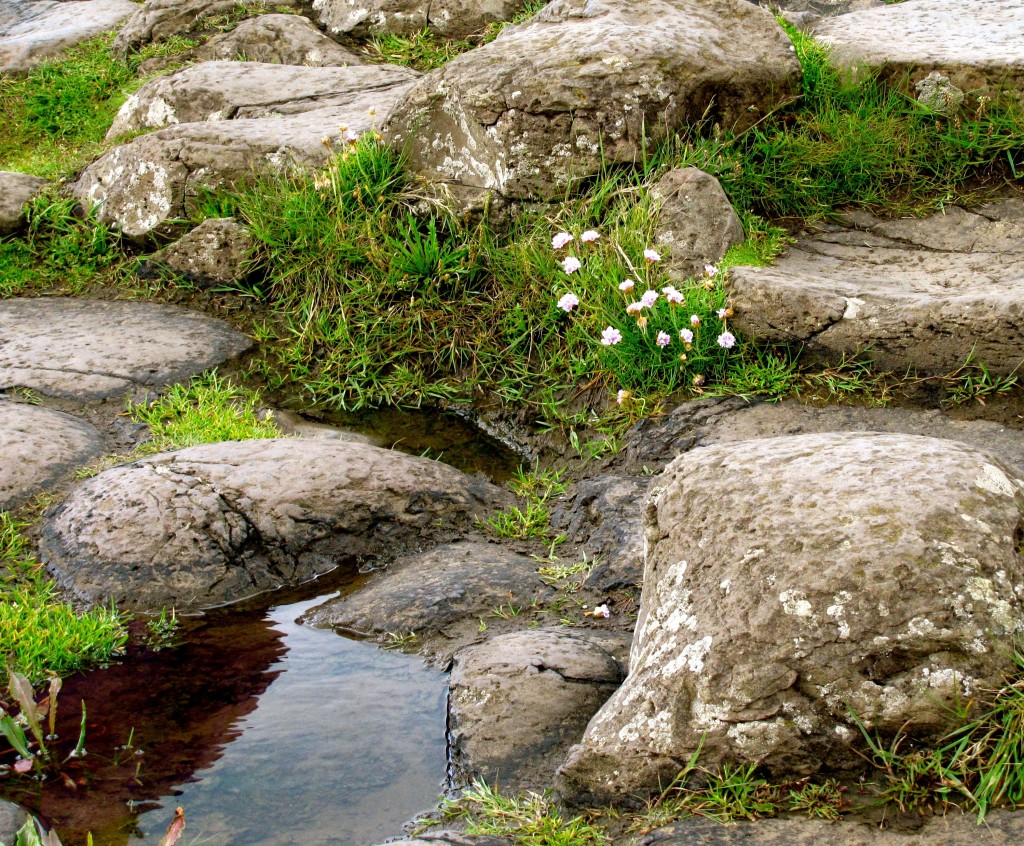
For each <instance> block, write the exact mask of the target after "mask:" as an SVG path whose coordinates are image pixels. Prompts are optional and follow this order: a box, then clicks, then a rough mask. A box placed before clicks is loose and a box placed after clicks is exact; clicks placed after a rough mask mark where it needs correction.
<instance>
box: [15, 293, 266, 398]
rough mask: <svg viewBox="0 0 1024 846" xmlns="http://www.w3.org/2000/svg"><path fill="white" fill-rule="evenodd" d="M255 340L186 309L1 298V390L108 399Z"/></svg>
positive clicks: (232, 353) (211, 363) (182, 374)
mask: <svg viewBox="0 0 1024 846" xmlns="http://www.w3.org/2000/svg"><path fill="white" fill-rule="evenodd" d="M251 346H252V341H250V340H249V339H248V338H246V337H245V336H244V335H241V334H240V333H238V332H236V331H234V330H233V329H231V328H230V327H228V325H227V324H225V323H222V322H221V321H219V320H215V319H213V318H210V317H207V316H206V315H203V314H197V313H195V312H191V311H188V310H187V309H184V308H179V307H178V306H170V305H158V304H156V303H133V302H101V301H98V300H70V299H61V298H58V297H41V298H38V299H26V300H5V301H0V389H2V388H10V387H22V388H32V389H34V390H37V391H39V392H40V393H44V394H49V395H52V396H61V397H71V398H76V399H92V400H95V399H103V398H105V397H110V396H114V395H117V394H121V393H124V392H125V391H128V390H129V389H130V388H132V387H133V386H153V387H156V386H161V385H167V384H169V383H171V382H178V381H181V380H183V379H187V378H188V377H189V376H192V375H194V374H196V373H201V372H202V371H204V370H208V369H209V368H211V367H216V366H218V365H220V364H223V363H224V362H226V361H229V360H231V359H233V358H235V357H237V356H239V355H241V354H242V353H244V352H246V351H247V350H248V349H249V348H250V347H251Z"/></svg>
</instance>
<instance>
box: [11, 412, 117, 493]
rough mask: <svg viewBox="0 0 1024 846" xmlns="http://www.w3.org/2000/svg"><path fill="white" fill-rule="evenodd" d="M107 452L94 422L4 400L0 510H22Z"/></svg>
mask: <svg viewBox="0 0 1024 846" xmlns="http://www.w3.org/2000/svg"><path fill="white" fill-rule="evenodd" d="M102 452H103V438H102V437H101V436H100V433H99V432H97V431H96V429H94V428H93V427H92V426H90V425H89V424H88V423H85V422H83V421H81V420H78V419H77V418H75V417H71V416H70V415H68V414H62V413H61V412H59V411H52V410H50V409H47V408H42V407H40V406H37V405H28V404H27V403H18V402H5V401H3V400H0V511H9V510H10V509H12V508H15V507H17V506H18V505H21V504H22V503H23V502H25V501H27V500H28V499H30V498H31V497H32V496H34V495H35V494H37V493H39V492H40V491H42V490H45V489H46V488H47V487H49V486H50V485H52V484H53V483H54V482H56V481H58V480H59V479H60V478H61V477H63V476H65V475H67V474H69V473H70V472H71V471H72V470H74V469H75V468H77V467H81V466H82V465H83V464H88V463H89V462H90V461H91V460H93V459H94V458H97V457H98V456H99V455H100V454H101V453H102Z"/></svg>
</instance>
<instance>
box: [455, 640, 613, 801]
mask: <svg viewBox="0 0 1024 846" xmlns="http://www.w3.org/2000/svg"><path fill="white" fill-rule="evenodd" d="M629 640H630V636H629V635H628V634H626V633H624V632H584V631H579V632H576V631H569V630H566V629H538V630H533V631H523V632H512V633H509V634H505V635H498V636H497V637H494V638H491V640H489V641H487V642H486V643H482V644H480V645H478V646H470V647H468V648H466V649H463V650H462V651H461V652H459V653H457V654H456V656H455V665H454V666H453V667H452V674H451V682H450V693H449V698H448V731H449V734H450V737H451V756H452V767H453V776H452V780H453V785H454V786H456V787H458V786H462V785H466V784H469V783H471V782H472V781H474V780H476V779H478V778H483V779H484V780H486V781H487V782H488V783H490V784H495V785H500V786H501V788H502V789H503V790H524V789H534V790H543V789H546V788H547V786H548V785H549V784H550V783H551V779H552V777H553V776H554V774H555V770H556V769H557V768H558V765H559V764H560V763H561V762H562V760H563V759H564V757H565V753H566V751H568V749H569V746H570V745H571V744H573V743H576V742H577V741H578V740H579V739H580V737H582V735H583V730H584V729H585V728H586V727H587V723H588V722H589V720H590V718H591V717H593V716H594V714H595V713H596V712H597V709H598V708H600V707H601V706H602V705H603V704H604V703H605V701H606V700H607V699H608V697H609V696H611V694H612V693H613V692H614V691H615V689H616V688H617V687H618V686H619V685H620V684H621V683H622V679H623V678H624V677H625V675H626V668H625V662H624V661H623V662H622V663H620V662H619V661H618V660H616V657H615V653H619V654H628V650H629Z"/></svg>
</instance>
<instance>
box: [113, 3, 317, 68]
mask: <svg viewBox="0 0 1024 846" xmlns="http://www.w3.org/2000/svg"><path fill="white" fill-rule="evenodd" d="M240 5H242V4H240V3H239V2H238V0H146V2H145V3H144V4H143V5H142V6H141V7H140V6H139V5H138V4H137V3H133V4H132V7H133V9H134V14H133V15H132V16H131V18H130V19H129V20H128V21H127V22H126V23H125V25H124V26H123V27H121V31H120V32H119V33H118V34H117V38H115V39H114V43H113V45H112V47H111V50H112V51H113V52H114V54H115V55H118V56H121V57H122V58H123V57H124V56H126V55H127V54H128V53H130V52H131V51H132V50H138V49H139V48H140V47H143V46H145V45H146V44H149V43H151V42H154V41H165V40H167V39H168V38H170V37H171V36H174V35H185V34H186V33H188V32H189V31H190V30H191V29H192V28H193V27H195V26H197V25H199V26H201V25H202V19H203V18H210V17H215V16H218V15H227V14H230V13H233V12H236V11H237V10H238V7H239V6H240ZM274 5H275V6H297V5H298V3H297V2H296V0H274Z"/></svg>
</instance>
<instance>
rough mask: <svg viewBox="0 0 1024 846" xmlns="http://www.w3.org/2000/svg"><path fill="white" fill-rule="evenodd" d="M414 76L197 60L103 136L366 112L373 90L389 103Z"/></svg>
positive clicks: (126, 111) (147, 88)
mask: <svg viewBox="0 0 1024 846" xmlns="http://www.w3.org/2000/svg"><path fill="white" fill-rule="evenodd" d="M418 76H419V74H418V73H416V71H413V70H409V69H408V68H402V67H395V66H390V65H383V66H382V65H364V66H359V67H347V68H327V67H317V68H307V67H300V66H297V65H275V64H268V63H263V62H227V61H222V62H201V63H200V64H196V65H191V66H190V67H187V68H183V69H182V70H179V71H176V72H175V73H171V74H168V75H167V76H161V77H158V78H157V79H154V80H152V81H151V82H149V83H147V84H146V85H144V86H143V87H142V88H140V89H139V90H138V91H137V92H135V93H134V94H132V96H131V97H129V98H128V99H127V100H126V101H125V103H124V105H123V106H122V107H121V110H120V111H119V112H118V113H117V117H116V118H114V122H113V124H112V125H111V127H110V130H109V131H108V132H107V138H116V137H118V136H119V135H124V134H125V133H128V132H138V131H139V130H147V129H161V128H163V127H166V126H173V125H175V124H185V123H198V122H201V121H208V122H209V121H223V120H234V119H241V120H244V119H250V118H269V117H281V116H285V115H299V114H303V113H305V112H312V111H319V110H323V109H333V110H339V109H350V110H351V109H352V108H353V104H355V103H359V104H360V105H362V104H369V105H368V106H367V108H366V109H364V110H363V111H368V109H369V108H372V107H373V106H374V105H375V100H376V98H375V94H376V92H378V91H379V92H381V94H382V96H383V98H384V103H386V102H387V100H388V99H391V98H393V97H394V89H395V88H396V87H398V86H402V85H408V84H409V83H411V82H412V81H413V80H415V79H416V78H417V77H418ZM384 103H382V104H381V105H382V106H383V105H384ZM353 117H354V118H355V119H361V121H362V122H363V123H365V122H367V120H368V119H369V116H368V115H358V116H357V115H353ZM336 133H337V127H335V132H334V134H336ZM316 140H317V141H318V142H319V141H320V138H317V139H316Z"/></svg>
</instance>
